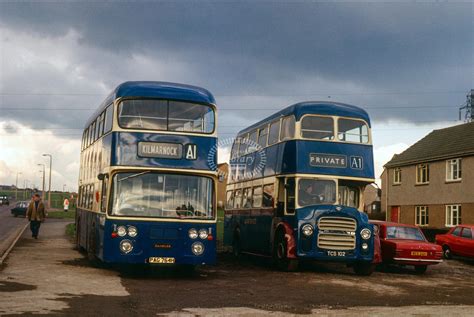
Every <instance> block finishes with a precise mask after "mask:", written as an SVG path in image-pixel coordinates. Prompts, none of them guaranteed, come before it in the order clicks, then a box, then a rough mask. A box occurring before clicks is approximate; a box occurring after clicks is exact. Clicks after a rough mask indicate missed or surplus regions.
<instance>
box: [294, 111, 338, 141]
mask: <svg viewBox="0 0 474 317" xmlns="http://www.w3.org/2000/svg"><path fill="white" fill-rule="evenodd" d="M301 136H302V137H303V138H308V139H316V140H334V119H333V118H330V117H317V116H305V117H303V119H302V120H301Z"/></svg>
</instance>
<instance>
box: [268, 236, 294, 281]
mask: <svg viewBox="0 0 474 317" xmlns="http://www.w3.org/2000/svg"><path fill="white" fill-rule="evenodd" d="M287 254H288V243H287V241H286V239H285V234H284V232H283V231H280V232H278V234H277V235H276V237H275V242H274V244H273V262H274V263H275V266H276V267H277V268H278V269H279V270H280V271H285V272H294V271H296V270H297V269H298V260H296V259H289V258H288V257H287Z"/></svg>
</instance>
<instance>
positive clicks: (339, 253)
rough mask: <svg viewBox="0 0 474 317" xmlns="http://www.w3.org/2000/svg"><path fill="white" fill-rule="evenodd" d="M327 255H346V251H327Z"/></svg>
mask: <svg viewBox="0 0 474 317" xmlns="http://www.w3.org/2000/svg"><path fill="white" fill-rule="evenodd" d="M328 255H329V256H346V251H328Z"/></svg>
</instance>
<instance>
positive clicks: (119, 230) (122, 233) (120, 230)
mask: <svg viewBox="0 0 474 317" xmlns="http://www.w3.org/2000/svg"><path fill="white" fill-rule="evenodd" d="M117 234H118V235H119V237H125V235H126V234H127V228H125V227H124V226H119V227H118V228H117Z"/></svg>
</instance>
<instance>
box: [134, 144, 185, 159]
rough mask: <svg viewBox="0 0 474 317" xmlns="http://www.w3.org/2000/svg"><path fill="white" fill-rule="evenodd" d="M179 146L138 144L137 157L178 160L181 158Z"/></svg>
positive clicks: (181, 150)
mask: <svg viewBox="0 0 474 317" xmlns="http://www.w3.org/2000/svg"><path fill="white" fill-rule="evenodd" d="M182 147H183V146H182V145H181V144H176V143H158V142H139V143H138V155H139V156H142V157H154V158H170V159H180V158H182V156H183V149H182Z"/></svg>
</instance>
